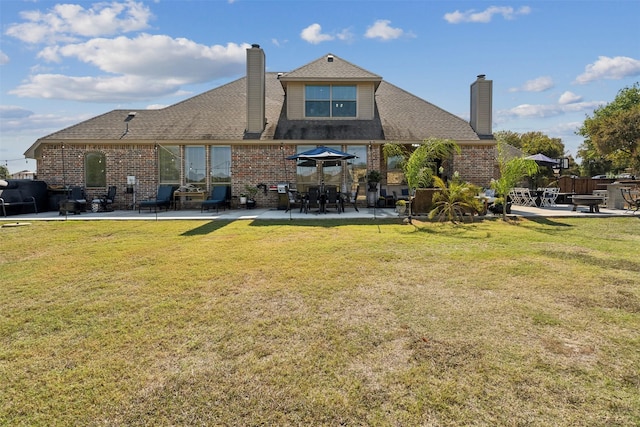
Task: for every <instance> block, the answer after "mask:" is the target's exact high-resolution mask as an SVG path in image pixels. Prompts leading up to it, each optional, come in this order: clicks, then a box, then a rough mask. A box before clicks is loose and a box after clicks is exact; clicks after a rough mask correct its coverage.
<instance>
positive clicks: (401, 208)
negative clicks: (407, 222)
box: [396, 199, 407, 215]
mask: <svg viewBox="0 0 640 427" xmlns="http://www.w3.org/2000/svg"><path fill="white" fill-rule="evenodd" d="M406 211H407V201H406V200H402V199H400V200H398V201H397V202H396V212H397V213H398V215H404V213H405V212H406Z"/></svg>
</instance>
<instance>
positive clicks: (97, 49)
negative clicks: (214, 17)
mask: <svg viewBox="0 0 640 427" xmlns="http://www.w3.org/2000/svg"><path fill="white" fill-rule="evenodd" d="M249 46H250V45H249V44H242V45H238V44H235V43H228V44H227V45H226V46H221V45H214V46H205V45H200V44H197V43H194V42H193V41H191V40H187V39H173V38H171V37H168V36H151V35H148V34H142V35H140V36H138V37H136V38H134V39H130V38H127V37H118V38H115V39H104V38H99V39H93V40H89V41H87V42H86V43H78V44H69V45H66V46H61V47H47V48H45V49H43V50H42V51H41V52H40V54H39V56H40V57H41V58H44V59H46V60H48V61H54V60H56V61H60V60H61V59H62V58H75V59H77V60H79V61H81V62H84V63H87V64H91V65H93V66H95V67H97V68H99V69H100V70H101V71H103V72H104V73H106V75H102V76H80V77H78V76H66V75H62V74H55V73H50V72H49V73H40V74H34V75H32V76H30V77H29V79H28V81H27V82H25V83H23V84H21V85H20V86H18V87H17V88H15V89H13V90H12V91H10V93H11V94H13V95H17V96H20V97H29V98H48V99H70V100H76V101H92V100H93V101H97V102H122V101H131V100H136V99H153V98H154V97H158V96H164V95H174V94H177V93H179V92H178V91H179V89H180V86H182V85H186V84H193V83H202V82H206V81H211V80H215V79H218V78H222V77H229V76H233V75H236V74H240V73H242V71H243V70H244V64H245V56H246V49H247V48H248V47H249Z"/></svg>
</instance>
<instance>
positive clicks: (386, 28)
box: [364, 19, 404, 40]
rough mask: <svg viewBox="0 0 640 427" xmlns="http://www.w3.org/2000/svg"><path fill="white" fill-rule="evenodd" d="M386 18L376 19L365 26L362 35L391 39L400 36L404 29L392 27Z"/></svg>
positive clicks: (369, 37)
mask: <svg viewBox="0 0 640 427" xmlns="http://www.w3.org/2000/svg"><path fill="white" fill-rule="evenodd" d="M389 24H391V21H389V20H387V19H378V20H377V21H376V22H374V24H373V25H371V26H370V27H368V28H367V31H366V32H365V33H364V36H365V37H366V38H368V39H381V40H393V39H397V38H400V37H402V35H403V34H404V31H402V29H400V28H393V27H391V26H390V25H389Z"/></svg>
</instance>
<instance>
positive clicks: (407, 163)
mask: <svg viewBox="0 0 640 427" xmlns="http://www.w3.org/2000/svg"><path fill="white" fill-rule="evenodd" d="M382 152H383V154H384V157H385V159H388V158H390V157H396V156H397V157H399V158H400V159H401V160H400V162H399V164H400V167H401V168H402V171H403V172H404V176H405V178H406V180H407V184H408V185H409V188H428V187H432V186H433V177H434V175H435V169H436V167H437V162H438V161H439V160H445V159H448V158H449V157H451V156H452V155H453V154H455V153H458V154H459V153H460V147H459V146H458V144H456V142H455V141H453V140H451V139H442V138H427V139H425V140H424V141H423V143H422V144H420V145H419V146H418V147H416V148H415V149H413V150H412V149H410V148H409V147H408V146H407V145H402V144H398V143H395V142H392V143H389V144H385V145H384V146H383V147H382Z"/></svg>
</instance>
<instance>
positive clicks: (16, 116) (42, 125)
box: [0, 106, 94, 140]
mask: <svg viewBox="0 0 640 427" xmlns="http://www.w3.org/2000/svg"><path fill="white" fill-rule="evenodd" d="M93 115H94V114H92V113H83V114H80V115H74V116H65V115H60V114H38V113H35V112H33V111H30V110H27V109H24V108H22V107H15V106H4V107H0V127H2V131H3V135H5V136H7V139H9V137H10V136H17V137H18V139H19V140H24V139H25V135H26V134H25V132H26V133H27V134H33V135H34V138H36V137H39V136H42V135H46V134H49V133H51V132H54V131H56V130H59V129H62V128H65V127H68V126H71V125H73V124H75V123H79V122H81V121H84V120H87V119H89V118H91V117H92V116H93Z"/></svg>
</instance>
